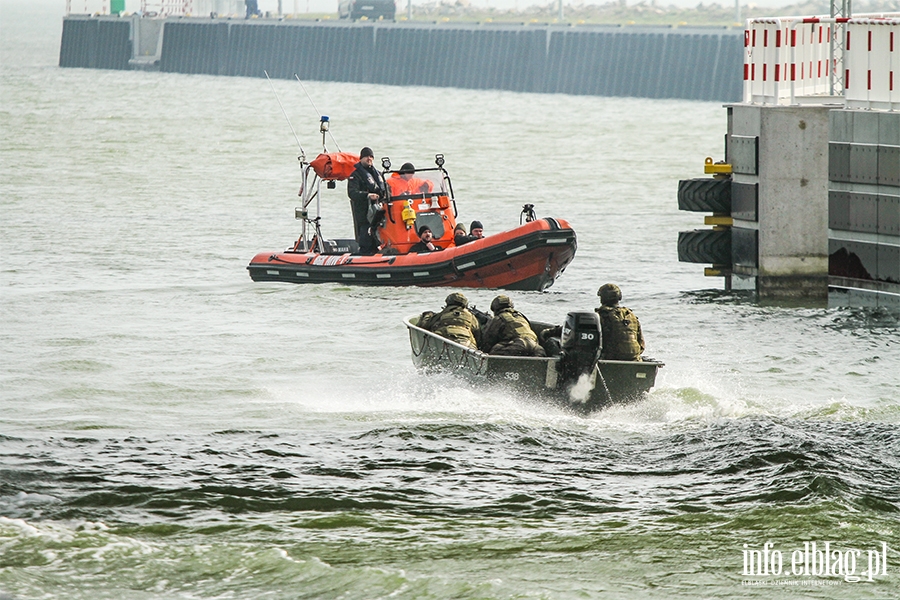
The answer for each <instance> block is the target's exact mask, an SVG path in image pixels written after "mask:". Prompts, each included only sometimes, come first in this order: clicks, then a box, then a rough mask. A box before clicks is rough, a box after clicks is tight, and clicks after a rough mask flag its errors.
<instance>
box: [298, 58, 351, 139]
mask: <svg viewBox="0 0 900 600" xmlns="http://www.w3.org/2000/svg"><path fill="white" fill-rule="evenodd" d="M294 78H295V79H296V80H297V83H299V84H300V87H302V88H303V93H304V94H306V97H307V98H309V103H310V104H312V107H313V110H314V111H316V115H318V117H319V120H320V121H321V119H322V113H320V112H319V109H318V108H316V103H315V102H313V99H312V96H310V95H309V92H307V91H306V86H305V85H303V82H302V81H300V76H299V75H297V74H296V73H294ZM326 121H327V117H326ZM322 134H323V137H324V134H325V132H324V131H323V132H322ZM328 137H330V138H331V141H332V142H334V145H335V146H337V149H338V152H340V151H341V145H340V144H338V143H337V140H336V139H334V134H333V133H331V130H329V131H328ZM323 142H324V140H323ZM323 145H324V143H323Z"/></svg>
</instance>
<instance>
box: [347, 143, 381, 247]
mask: <svg viewBox="0 0 900 600" xmlns="http://www.w3.org/2000/svg"><path fill="white" fill-rule="evenodd" d="M374 162H375V153H374V152H372V149H371V148H369V147H368V146H367V147H365V148H363V149H362V150H360V151H359V162H358V163H356V170H355V171H353V174H352V175H350V179H349V180H348V182H347V195H348V196H349V197H350V208H351V210H352V211H353V231H354V233H355V235H356V241H357V243H359V251H360V252H361V253H362V254H373V253H374V252H375V250H376V242H375V238H374V237H373V235H372V232H371V231H370V226H371V223H370V222H369V217H368V215H369V207H370V206H371V205H372V204H374V203H376V202H380V201H381V200H383V199H384V198H385V197H386V195H385V185H384V178H383V177H382V176H381V173H379V172H378V170H377V169H376V168H375V167H374V166H373V163H374Z"/></svg>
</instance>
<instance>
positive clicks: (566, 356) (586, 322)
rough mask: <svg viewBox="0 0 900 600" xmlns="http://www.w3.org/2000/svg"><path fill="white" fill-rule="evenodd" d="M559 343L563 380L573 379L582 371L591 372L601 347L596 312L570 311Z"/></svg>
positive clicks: (582, 372)
mask: <svg viewBox="0 0 900 600" xmlns="http://www.w3.org/2000/svg"><path fill="white" fill-rule="evenodd" d="M560 345H561V346H562V356H561V358H560V361H559V370H560V374H561V375H562V377H563V379H564V380H569V381H575V380H577V379H578V377H579V376H580V375H582V374H584V373H588V374H590V373H592V372H593V370H594V365H596V364H597V359H598V358H599V357H600V350H601V349H602V347H603V338H602V334H601V333H600V318H599V316H598V315H597V313H596V312H594V311H591V312H570V313H569V314H568V315H566V322H565V324H564V325H563V329H562V336H561V338H560Z"/></svg>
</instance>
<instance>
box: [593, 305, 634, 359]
mask: <svg viewBox="0 0 900 600" xmlns="http://www.w3.org/2000/svg"><path fill="white" fill-rule="evenodd" d="M596 310H597V313H599V315H600V327H601V331H602V334H603V349H602V350H601V352H600V358H601V359H606V360H641V353H642V352H643V351H644V339H643V334H642V333H641V324H640V322H639V321H638V318H637V316H635V314H634V313H633V312H632V311H631V309H630V308H625V307H624V306H601V307H600V308H598V309H596Z"/></svg>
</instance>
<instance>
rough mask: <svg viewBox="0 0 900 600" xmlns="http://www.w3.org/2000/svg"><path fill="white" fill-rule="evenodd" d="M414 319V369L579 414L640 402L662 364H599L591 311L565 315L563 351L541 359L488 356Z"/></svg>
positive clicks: (409, 323) (542, 326) (410, 324)
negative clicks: (543, 401)
mask: <svg viewBox="0 0 900 600" xmlns="http://www.w3.org/2000/svg"><path fill="white" fill-rule="evenodd" d="M418 321H419V315H416V316H413V317H408V318H407V319H406V320H405V321H404V323H405V325H406V328H407V329H408V330H409V344H410V347H411V349H412V361H413V364H414V365H415V366H416V367H417V368H418V369H421V370H424V371H428V370H440V371H450V372H454V373H458V374H460V375H462V376H464V377H465V378H467V379H468V380H470V381H473V382H475V383H486V382H487V383H491V384H500V385H503V386H506V387H509V388H511V389H513V390H515V391H519V392H525V393H526V394H529V395H536V396H541V397H545V398H548V399H550V400H552V401H553V402H555V403H557V404H560V405H562V406H564V407H567V408H570V409H572V410H575V411H578V412H583V413H589V412H593V411H596V410H599V409H602V408H604V407H605V406H608V405H610V404H614V403H626V402H633V401H635V400H638V399H640V398H641V397H642V396H643V395H644V394H646V393H647V392H649V391H650V389H651V388H652V387H653V386H654V385H655V383H656V373H657V371H659V369H660V368H661V367H663V365H664V363H662V362H659V361H656V360H653V359H648V358H644V359H643V360H642V361H620V360H599V359H598V356H599V354H600V348H601V346H602V340H601V335H600V327H599V323H598V322H597V320H596V314H595V313H569V314H568V316H567V318H566V323H565V325H564V326H563V327H562V336H561V344H560V346H561V353H560V354H559V355H558V356H547V357H540V358H538V357H522V356H497V355H492V354H486V353H484V352H481V351H480V350H473V349H471V348H468V347H466V346H463V345H462V344H458V343H456V342H454V341H452V340H448V339H446V338H443V337H441V336H439V335H437V334H435V333H433V332H431V331H428V330H426V329H422V328H421V327H419V326H418V325H417V323H418ZM531 325H532V328H533V329H534V330H535V331H543V330H546V329H550V328H552V327H553V325H551V324H548V323H540V322H536V321H532V323H531Z"/></svg>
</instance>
